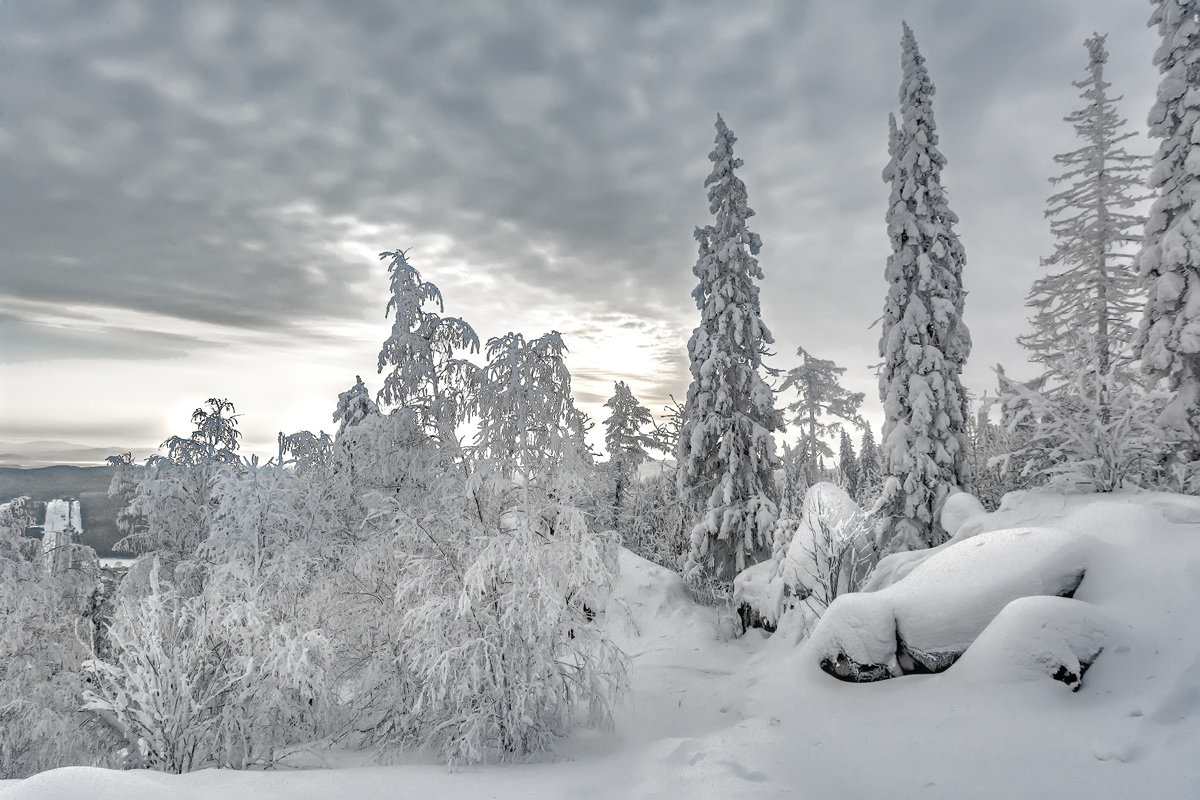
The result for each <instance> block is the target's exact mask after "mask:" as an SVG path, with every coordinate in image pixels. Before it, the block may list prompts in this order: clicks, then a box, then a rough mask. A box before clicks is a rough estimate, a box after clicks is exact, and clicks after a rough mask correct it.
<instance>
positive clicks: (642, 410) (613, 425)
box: [604, 381, 654, 467]
mask: <svg viewBox="0 0 1200 800" xmlns="http://www.w3.org/2000/svg"><path fill="white" fill-rule="evenodd" d="M604 407H605V408H609V409H612V413H611V414H609V415H608V419H606V420H604V446H605V448H606V449H607V450H608V458H609V460H610V461H621V462H624V463H627V464H631V465H632V466H634V467H636V466H638V465H640V464H641V463H642V462H643V461H645V460H646V459H647V458H649V457H650V454H649V453H648V452H646V448H647V447H651V448H653V447H654V442H653V440H652V439H650V438H649V437H648V436H647V435H646V434H643V433H642V428H643V427H644V426H646V425H653V424H654V418H653V417H652V416H651V415H650V409H648V408H646V407H645V406H644V405H642V404H641V403H639V402H638V399H637V398H636V397H634V395H633V391H632V390H631V389H630V388H629V386H628V385H626V383H625V381H617V382H616V383H615V384H614V385H613V396H612V397H610V398H608V401H607V402H605V404H604Z"/></svg>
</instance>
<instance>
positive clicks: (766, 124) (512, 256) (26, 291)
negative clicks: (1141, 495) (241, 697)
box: [0, 0, 1155, 445]
mask: <svg viewBox="0 0 1200 800" xmlns="http://www.w3.org/2000/svg"><path fill="white" fill-rule="evenodd" d="M1148 11H1149V8H1148V5H1145V4H1141V3H1129V2H1125V0H1103V1H1102V0H1049V1H1048V0H1014V1H1013V2H979V3H962V2H957V1H956V0H942V1H940V2H920V1H919V0H907V1H901V2H885V1H884V0H877V2H843V1H842V0H821V1H818V2H810V3H795V2H790V1H789V0H779V1H778V2H757V1H756V2H748V3H736V4H735V3H716V2H662V3H651V2H632V1H630V2H613V3H575V2H556V3H551V2H525V3H503V4H502V3H492V2H458V3H442V2H427V3H421V2H413V3H390V2H379V3H368V2H361V3H333V2H330V3H288V4H282V3H233V2H230V3H221V2H203V3H190V4H169V3H151V2H141V3H117V2H114V3H103V2H97V3H56V2H45V3H23V4H18V3H10V4H4V5H0V97H2V98H3V101H2V102H0V237H2V241H3V258H2V259H0V296H3V297H4V298H5V299H6V303H5V305H4V306H3V309H2V312H3V315H2V316H0V342H2V346H3V348H4V352H3V353H2V354H0V363H3V364H4V365H6V367H7V368H6V370H5V371H6V375H7V378H6V379H5V380H4V382H3V387H2V388H0V402H2V403H3V407H2V408H0V411H2V413H0V437H3V436H5V435H6V434H7V435H9V436H10V437H15V432H16V431H18V430H19V431H21V432H22V433H23V435H29V436H34V435H36V436H37V437H39V438H60V437H56V435H55V431H56V430H59V429H60V426H62V425H64V424H65V422H64V420H63V419H62V418H61V417H62V415H64V414H66V415H69V417H70V425H71V426H73V427H72V428H71V430H72V431H75V432H76V434H77V433H78V427H79V426H80V425H83V426H84V427H86V424H85V422H81V421H86V420H89V419H92V420H94V424H95V429H96V430H97V431H104V430H121V431H126V430H128V429H129V426H130V425H133V424H134V423H133V422H132V421H131V420H133V419H135V418H140V419H143V420H145V422H144V426H143V428H142V429H143V430H144V432H145V433H144V436H145V439H146V441H148V442H155V441H159V440H161V439H162V438H165V436H166V435H167V434H169V433H173V432H181V429H183V428H185V426H186V419H187V409H188V408H190V407H194V406H196V405H198V404H199V403H200V402H201V401H202V400H203V399H204V398H205V397H207V396H209V395H214V394H220V395H228V396H230V397H231V398H232V399H234V400H235V402H237V401H240V402H239V409H240V410H243V411H245V412H246V416H245V418H244V423H243V424H244V425H247V426H250V427H249V428H248V430H254V431H256V433H255V436H256V437H257V438H258V439H260V440H262V441H268V440H269V439H270V438H271V437H272V435H273V432H274V430H276V429H279V428H286V427H288V425H289V424H296V425H299V424H303V426H304V427H312V428H314V429H316V428H319V427H321V426H322V425H324V426H326V427H328V424H329V422H328V420H327V417H328V412H329V410H331V408H332V404H333V400H334V398H335V397H336V392H337V391H338V390H340V389H343V388H345V387H346V386H348V385H350V384H351V383H353V380H354V375H355V374H358V373H361V374H363V376H364V378H366V379H367V380H368V383H369V384H370V382H371V380H370V377H369V376H372V375H373V374H374V351H375V349H377V347H378V343H379V341H381V340H382V338H383V336H385V335H386V330H387V324H386V322H385V321H384V320H383V319H382V309H383V305H384V303H385V301H386V297H385V293H386V276H385V275H384V273H383V270H382V267H381V266H380V264H379V263H378V261H377V260H376V258H375V256H376V254H377V253H378V252H380V251H382V250H385V249H392V248H395V247H403V248H410V247H411V248H412V250H411V252H410V259H411V260H412V262H413V263H414V265H416V266H417V267H418V268H419V269H421V270H422V271H423V273H424V274H425V277H426V278H427V279H429V280H432V281H433V282H435V283H437V284H438V285H439V286H440V287H441V288H442V290H443V292H444V294H445V295H446V299H447V312H448V313H452V314H456V315H461V316H464V317H465V318H467V319H468V320H469V321H471V322H472V323H473V324H474V325H475V326H476V328H477V329H478V330H479V332H480V334H481V335H483V336H484V337H487V336H491V335H498V334H502V333H504V332H505V331H507V330H509V329H518V330H522V331H524V332H525V333H527V334H529V335H537V334H540V333H542V332H544V331H545V330H549V329H552V328H554V329H558V330H560V331H562V332H563V333H564V334H565V335H566V341H567V344H568V346H569V347H570V348H571V351H572V355H571V361H570V365H571V367H572V369H573V371H574V374H575V376H576V384H577V392H578V394H579V395H580V400H581V401H583V404H584V406H585V408H587V409H588V410H589V411H591V412H592V413H593V415H594V416H598V417H599V416H601V415H602V413H603V412H602V409H600V407H599V404H600V403H602V402H603V399H604V398H605V397H606V396H607V394H608V393H611V384H612V382H613V381H614V380H618V379H622V380H627V381H628V382H629V383H630V384H631V386H632V387H633V388H634V391H635V392H636V393H638V395H639V396H640V397H641V398H642V399H643V401H644V402H646V404H647V405H649V406H650V407H652V408H654V409H655V410H658V409H659V408H661V406H662V404H663V403H665V402H666V398H667V395H668V394H670V393H675V394H676V396H680V394H681V393H682V392H683V391H684V390H685V388H686V360H685V354H684V352H683V348H684V346H685V343H686V339H687V336H688V334H689V333H690V329H691V326H693V325H694V324H695V309H694V306H693V304H692V301H691V299H690V296H689V295H690V291H691V289H692V287H693V285H694V278H693V277H692V275H691V266H692V264H693V263H694V262H695V247H694V242H693V241H692V237H691V232H692V229H693V228H694V227H695V226H696V225H703V224H705V223H706V222H707V221H708V219H709V217H708V212H707V203H706V201H705V197H704V189H703V187H702V182H703V179H704V177H705V175H706V174H707V173H708V171H709V162H708V161H707V158H706V156H707V153H708V152H709V150H710V149H711V146H712V137H713V128H712V123H713V120H714V118H715V115H716V113H717V112H721V113H722V114H723V115H724V117H725V119H726V121H727V122H728V123H729V125H730V126H731V127H732V128H733V129H734V130H735V131H736V133H737V135H738V137H739V142H738V148H737V150H738V155H740V156H741V157H742V158H744V159H745V162H746V164H745V168H744V169H743V171H742V175H743V177H744V179H745V180H746V183H747V186H748V189H749V194H750V204H751V206H752V207H753V208H754V209H755V210H756V211H757V212H758V215H757V216H756V217H755V218H753V219H752V220H751V225H752V227H753V228H754V229H755V230H756V231H757V232H759V233H760V234H761V235H762V237H763V240H764V243H765V246H764V249H763V252H762V255H761V259H760V260H761V263H762V265H763V269H764V272H765V273H766V278H765V280H764V282H763V284H762V286H763V307H764V316H765V319H766V321H767V323H768V324H769V325H770V326H771V327H772V329H773V331H774V332H775V335H776V339H777V345H776V349H777V352H778V355H777V357H776V358H775V359H774V360H773V361H772V363H773V364H774V365H775V366H778V367H783V368H786V367H788V366H790V365H791V360H790V358H789V357H790V355H791V354H792V353H793V352H794V351H795V349H796V347H797V346H799V345H803V346H804V347H806V348H807V349H809V350H811V351H812V352H814V353H817V354H818V355H821V356H823V357H832V358H834V359H836V360H837V361H838V362H839V363H840V364H842V365H843V366H846V367H847V368H848V370H849V371H848V373H847V382H848V383H849V384H851V385H852V386H853V387H854V388H855V389H857V390H861V391H865V392H866V393H867V394H868V398H871V399H873V397H874V395H875V388H874V378H873V375H872V373H871V372H870V370H869V365H870V364H872V363H874V361H875V360H876V354H875V345H876V338H877V332H876V331H872V330H870V329H869V326H870V324H871V322H872V321H873V320H874V319H875V318H876V317H877V316H878V315H879V310H880V308H881V307H882V298H883V292H884V288H885V287H884V283H883V278H882V273H883V265H884V261H885V259H886V256H887V240H886V236H885V231H884V227H883V213H884V205H885V201H886V198H887V187H886V186H884V185H883V183H882V181H881V180H880V171H881V169H882V167H883V165H884V162H885V160H886V130H887V113H888V112H889V111H890V110H893V109H894V108H895V107H896V104H897V103H896V95H897V88H898V83H899V44H898V43H899V37H900V20H901V19H907V20H908V22H909V23H910V24H911V25H912V26H913V27H914V29H915V31H916V34H917V37H918V41H919V42H920V45H921V48H922V52H923V53H924V55H925V56H926V57H927V59H928V65H929V69H930V72H931V76H932V78H933V80H934V82H935V84H936V85H937V87H938V93H937V96H936V98H935V112H936V114H937V118H938V122H939V129H940V132H941V136H942V142H941V149H942V150H943V152H944V153H945V154H946V155H947V157H948V158H949V162H950V163H949V166H948V167H947V169H946V171H945V173H944V180H945V183H946V185H947V186H948V188H949V191H950V194H951V202H952V207H953V208H954V209H955V210H956V211H957V213H958V214H959V216H960V217H961V219H962V223H961V225H960V226H959V232H960V234H961V236H962V239H963V241H964V244H965V246H966V248H967V257H968V264H967V271H966V273H965V281H966V284H967V288H968V290H969V291H970V296H969V298H968V301H967V312H966V313H967V322H968V324H969V325H970V326H971V329H972V331H973V333H974V336H975V341H976V347H975V353H974V355H973V357H972V361H971V367H970V369H969V371H968V375H967V383H968V385H969V386H970V388H972V389H973V390H974V391H975V392H976V393H982V392H984V391H985V390H987V389H989V388H990V387H991V386H993V385H994V381H993V380H992V379H991V377H990V374H989V369H990V367H991V365H992V364H994V363H995V362H997V361H1003V362H1005V363H1006V364H1013V363H1017V362H1020V361H1023V354H1022V353H1021V352H1020V351H1019V349H1017V348H1016V346H1015V344H1014V343H1013V339H1014V337H1015V336H1016V335H1017V334H1019V333H1022V332H1023V331H1024V324H1025V323H1024V318H1025V309H1024V308H1023V306H1022V300H1023V298H1024V295H1025V293H1026V292H1027V290H1028V286H1029V283H1030V281H1031V280H1032V279H1033V278H1034V277H1036V276H1037V275H1038V274H1039V267H1038V258H1039V256H1041V255H1045V254H1046V253H1048V252H1049V250H1050V237H1049V233H1048V230H1047V226H1046V223H1045V221H1044V220H1043V219H1042V209H1043V208H1044V201H1045V197H1046V196H1047V194H1049V192H1050V187H1049V185H1048V184H1047V183H1046V178H1047V177H1048V176H1049V175H1051V174H1053V173H1054V167H1053V164H1052V161H1051V157H1052V155H1053V154H1054V153H1057V152H1062V151H1064V150H1066V149H1070V148H1072V147H1073V141H1072V133H1071V131H1070V129H1069V126H1067V125H1066V123H1064V122H1062V121H1061V118H1062V116H1063V115H1065V114H1066V113H1068V112H1069V111H1071V110H1073V109H1074V108H1076V107H1077V106H1078V104H1079V100H1078V98H1077V96H1076V90H1075V89H1074V88H1072V87H1071V85H1070V81H1072V80H1077V79H1079V78H1081V77H1082V75H1083V69H1084V66H1085V64H1086V55H1085V53H1084V50H1083V47H1082V42H1083V39H1084V38H1085V37H1086V36H1087V35H1089V34H1090V33H1091V32H1092V31H1093V30H1099V31H1102V32H1103V31H1109V32H1110V33H1111V36H1110V38H1109V49H1110V50H1111V51H1112V54H1113V55H1112V59H1111V62H1110V66H1109V70H1108V76H1109V77H1110V79H1111V80H1112V81H1113V83H1114V85H1115V91H1117V92H1123V93H1124V94H1125V95H1126V100H1125V101H1124V102H1123V104H1122V108H1123V109H1124V111H1125V113H1126V114H1127V115H1128V116H1129V117H1130V119H1131V120H1132V121H1133V127H1134V128H1135V129H1139V130H1140V129H1141V128H1142V127H1143V126H1142V120H1143V118H1144V116H1145V112H1146V110H1147V109H1148V108H1149V104H1150V98H1151V93H1152V91H1153V87H1154V83H1155V75H1154V72H1153V69H1152V68H1151V66H1150V58H1151V55H1152V53H1153V49H1154V46H1155V43H1154V35H1153V32H1152V31H1147V30H1146V29H1145V19H1146V17H1147V16H1148ZM1133 149H1140V150H1141V151H1143V152H1149V149H1150V144H1149V143H1145V142H1144V141H1143V144H1142V146H1141V147H1140V148H1139V147H1136V146H1135V147H1134V148H1133ZM48 308H53V309H55V310H56V311H55V314H49V315H48V314H47V312H46V309H48ZM97 319H98V320H99V321H97ZM89 320H90V321H89ZM214 345H222V346H216V347H214ZM321 359H327V360H321ZM89 364H90V366H89ZM101 364H102V365H103V369H101V368H100V367H101ZM64 369H66V370H69V371H71V373H72V374H74V375H76V376H77V379H78V380H80V381H83V380H98V381H100V383H97V384H91V385H90V386H91V389H90V390H89V387H88V386H84V387H83V391H82V392H81V393H80V397H81V399H80V400H79V401H78V403H77V404H75V405H71V404H70V403H68V402H66V401H65V400H61V399H60V400H56V401H55V403H53V404H49V405H50V407H49V408H47V407H45V404H37V403H34V402H31V401H30V400H29V399H28V392H27V385H28V383H29V382H30V381H37V380H38V379H39V375H41V374H43V373H42V372H39V370H45V371H47V373H48V372H49V371H55V370H57V373H58V374H61V372H62V371H63V370H64ZM87 376H96V377H87ZM376 382H377V381H376ZM205 386H208V387H211V388H209V389H207V390H206V389H204V388H202V387H205ZM101 390H103V391H105V392H112V393H114V394H113V395H110V400H111V402H108V403H105V404H97V403H94V402H87V400H86V398H89V397H92V398H94V396H95V394H96V393H97V392H99V391H101ZM306 393H313V394H315V395H318V396H308V395H307V394H306ZM156 403H157V405H155V404H156ZM122 406H124V407H125V410H124V411H121V412H120V413H118V412H117V411H115V410H114V409H118V408H120V407H122ZM131 407H132V408H135V409H141V412H134V411H130V410H129V409H130V408H131ZM151 408H159V409H169V410H171V412H172V413H174V414H176V415H177V417H176V418H174V420H173V421H169V420H165V419H164V418H163V417H164V414H165V412H162V411H156V412H154V413H151V412H150V409H151ZM114 414H116V415H117V416H119V417H120V420H119V423H120V424H117V422H114V421H113V420H114V419H115V417H113V415H114ZM106 415H107V416H106ZM179 415H181V416H179ZM110 423H111V424H110ZM114 426H115V427H114ZM166 426H171V427H166ZM254 426H258V427H259V428H261V430H259V429H258V428H255V427H254ZM99 435H100V434H99V433H98V434H97V436H99ZM113 444H114V445H115V444H120V443H118V442H114V443H113Z"/></svg>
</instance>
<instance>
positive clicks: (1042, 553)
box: [810, 528, 1093, 680]
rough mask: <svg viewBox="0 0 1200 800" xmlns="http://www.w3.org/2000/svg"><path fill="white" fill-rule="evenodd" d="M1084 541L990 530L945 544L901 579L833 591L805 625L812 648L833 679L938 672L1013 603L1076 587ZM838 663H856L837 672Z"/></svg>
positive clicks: (1087, 543) (1083, 565)
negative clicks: (812, 626)
mask: <svg viewBox="0 0 1200 800" xmlns="http://www.w3.org/2000/svg"><path fill="white" fill-rule="evenodd" d="M1092 545H1093V541H1092V540H1091V539H1090V538H1089V537H1086V536H1072V535H1070V534H1067V533H1064V532H1063V531H1059V530H1055V529H1052V528H1017V529H1010V530H1002V531H994V532H991V533H985V534H980V535H978V536H976V537H973V538H970V539H966V540H963V541H960V542H956V543H952V544H951V545H950V546H948V547H944V548H939V550H938V551H937V552H935V553H934V554H933V555H932V556H930V557H928V558H926V559H925V560H924V561H922V562H921V563H920V564H918V565H917V566H915V567H914V568H913V569H912V571H911V573H909V574H908V575H907V577H906V578H905V579H904V580H902V581H899V582H896V583H893V584H891V585H890V586H887V587H884V588H882V589H880V590H879V591H877V592H869V593H856V594H847V595H843V596H841V597H839V598H838V599H837V600H836V601H835V602H834V603H833V604H832V605H831V606H830V607H829V609H828V610H827V611H826V613H825V616H824V617H823V618H822V620H821V622H820V624H818V626H817V628H816V630H815V631H814V632H813V635H812V643H811V645H810V647H811V652H812V653H813V657H814V658H815V659H817V660H818V662H819V663H821V664H822V665H823V667H824V668H825V669H826V671H827V672H830V673H831V674H834V675H836V676H837V677H841V678H848V679H855V680H858V679H860V678H859V673H860V672H861V670H863V669H865V668H874V667H876V666H882V667H886V668H887V669H886V673H885V672H883V671H878V678H886V677H892V676H895V675H899V674H903V673H911V672H941V671H942V670H944V669H946V668H947V667H949V666H950V665H951V664H953V663H954V662H955V661H956V660H957V659H958V657H959V656H961V655H962V654H963V652H965V651H966V649H967V648H968V647H969V646H970V645H971V643H972V642H974V641H975V639H976V638H977V637H978V636H979V635H980V634H981V633H982V632H983V630H984V629H985V628H986V627H987V626H988V625H989V623H991V622H992V620H993V619H995V617H996V615H998V614H999V613H1000V612H1001V610H1003V609H1004V607H1005V606H1007V605H1008V604H1009V603H1011V602H1012V601H1013V600H1016V599H1018V598H1022V597H1029V596H1042V595H1050V596H1055V595H1057V596H1070V595H1072V594H1074V592H1075V590H1076V589H1077V588H1078V586H1079V584H1080V582H1081V581H1082V580H1083V577H1084V574H1085V572H1086V569H1087V562H1088V557H1087V556H1088V550H1089V549H1090V547H1091V546H1092ZM839 663H842V664H844V665H847V664H849V665H857V666H856V667H853V668H852V667H851V666H848V665H847V666H844V667H843V668H841V669H839V668H838V664H839ZM850 673H852V674H850ZM848 674H849V677H848ZM872 674H876V673H872Z"/></svg>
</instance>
